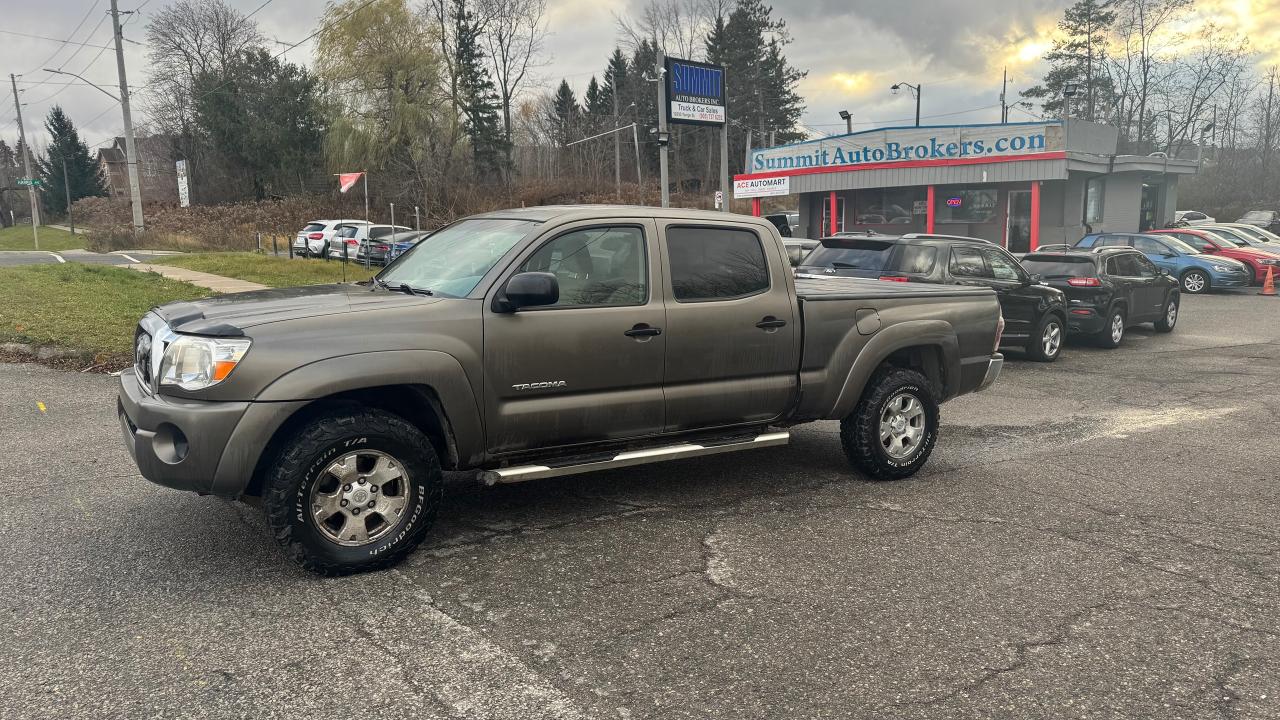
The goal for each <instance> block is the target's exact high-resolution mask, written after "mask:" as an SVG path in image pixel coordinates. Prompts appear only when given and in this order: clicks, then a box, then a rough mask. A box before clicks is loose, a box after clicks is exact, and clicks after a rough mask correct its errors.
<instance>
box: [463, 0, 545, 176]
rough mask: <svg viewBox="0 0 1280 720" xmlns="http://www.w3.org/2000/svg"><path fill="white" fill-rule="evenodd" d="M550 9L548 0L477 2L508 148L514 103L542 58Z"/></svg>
mask: <svg viewBox="0 0 1280 720" xmlns="http://www.w3.org/2000/svg"><path fill="white" fill-rule="evenodd" d="M546 12H547V0H480V2H478V3H477V13H478V14H480V15H481V16H483V17H484V18H485V33H484V39H485V45H486V48H485V49H486V50H487V52H488V54H489V62H490V63H492V65H493V77H494V79H495V80H496V81H497V86H498V99H499V100H500V101H501V103H502V129H503V135H504V136H505V138H506V140H507V147H508V148H510V147H511V145H512V141H513V137H512V126H511V121H512V117H511V116H512V107H513V105H514V103H515V102H516V100H517V99H518V98H519V97H520V93H521V90H522V89H523V88H524V87H525V85H526V84H527V83H528V82H529V80H530V77H529V73H530V71H532V70H533V69H534V68H536V67H537V66H538V63H539V62H540V60H541V56H542V48H543V39H544V38H545V37H546V33H547V29H546V26H545V25H544V23H543V19H544V16H545V15H546ZM509 152H510V150H508V153H509ZM508 160H510V156H509V155H508Z"/></svg>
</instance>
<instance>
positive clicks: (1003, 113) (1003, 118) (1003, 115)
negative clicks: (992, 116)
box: [1000, 67, 1009, 125]
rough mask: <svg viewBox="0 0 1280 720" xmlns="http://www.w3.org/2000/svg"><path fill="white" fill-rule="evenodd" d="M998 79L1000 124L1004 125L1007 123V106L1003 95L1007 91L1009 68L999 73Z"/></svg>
mask: <svg viewBox="0 0 1280 720" xmlns="http://www.w3.org/2000/svg"><path fill="white" fill-rule="evenodd" d="M1001 75H1002V77H1001V79H1000V124H1001V125H1005V124H1008V122H1009V106H1008V105H1006V104H1005V101H1004V100H1005V93H1006V92H1008V90H1009V68H1008V67H1006V68H1005V69H1004V71H1003V72H1002V73H1001Z"/></svg>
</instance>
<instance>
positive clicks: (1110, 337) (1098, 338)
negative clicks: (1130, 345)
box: [1093, 306, 1129, 350]
mask: <svg viewBox="0 0 1280 720" xmlns="http://www.w3.org/2000/svg"><path fill="white" fill-rule="evenodd" d="M1117 315H1119V316H1120V337H1118V338H1117V337H1116V336H1115V335H1114V334H1113V329H1114V327H1115V322H1116V316H1117ZM1128 323H1129V316H1128V315H1126V314H1125V312H1124V308H1122V307H1119V306H1112V307H1111V311H1110V312H1108V313H1107V324H1106V326H1104V327H1103V328H1102V330H1101V331H1100V332H1099V333H1098V334H1097V335H1095V336H1094V338H1093V339H1094V341H1095V342H1096V343H1098V347H1103V348H1107V349H1109V350H1110V349H1114V348H1118V347H1120V343H1121V342H1123V341H1124V332H1125V330H1127V329H1128V327H1129V326H1128Z"/></svg>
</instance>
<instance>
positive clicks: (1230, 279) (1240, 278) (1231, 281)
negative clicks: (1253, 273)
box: [1209, 273, 1249, 288]
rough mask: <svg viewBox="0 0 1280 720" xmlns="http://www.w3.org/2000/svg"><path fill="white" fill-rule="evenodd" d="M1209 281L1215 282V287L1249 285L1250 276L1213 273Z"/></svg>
mask: <svg viewBox="0 0 1280 720" xmlns="http://www.w3.org/2000/svg"><path fill="white" fill-rule="evenodd" d="M1209 281H1210V282H1211V283H1213V287H1215V288H1237V287H1248V286H1249V276H1248V275H1244V274H1242V275H1237V274H1235V273H1232V274H1230V275H1225V274H1224V275H1211V276H1210V280H1209Z"/></svg>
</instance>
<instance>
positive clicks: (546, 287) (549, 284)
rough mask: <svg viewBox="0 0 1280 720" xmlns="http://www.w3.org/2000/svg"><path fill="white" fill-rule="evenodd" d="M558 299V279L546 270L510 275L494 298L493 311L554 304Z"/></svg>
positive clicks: (509, 310) (513, 310)
mask: <svg viewBox="0 0 1280 720" xmlns="http://www.w3.org/2000/svg"><path fill="white" fill-rule="evenodd" d="M559 301H560V281H559V280H557V279H556V276H555V275H553V274H551V273H548V272H523V273H519V274H517V275H512V276H511V278H510V279H508V280H507V284H506V285H505V286H503V288H502V291H501V292H499V293H498V296H497V297H496V298H495V299H494V307H493V309H494V311H495V312H515V311H516V310H519V309H520V308H526V307H538V306H541V305H555V304H556V303H557V302H559Z"/></svg>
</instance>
